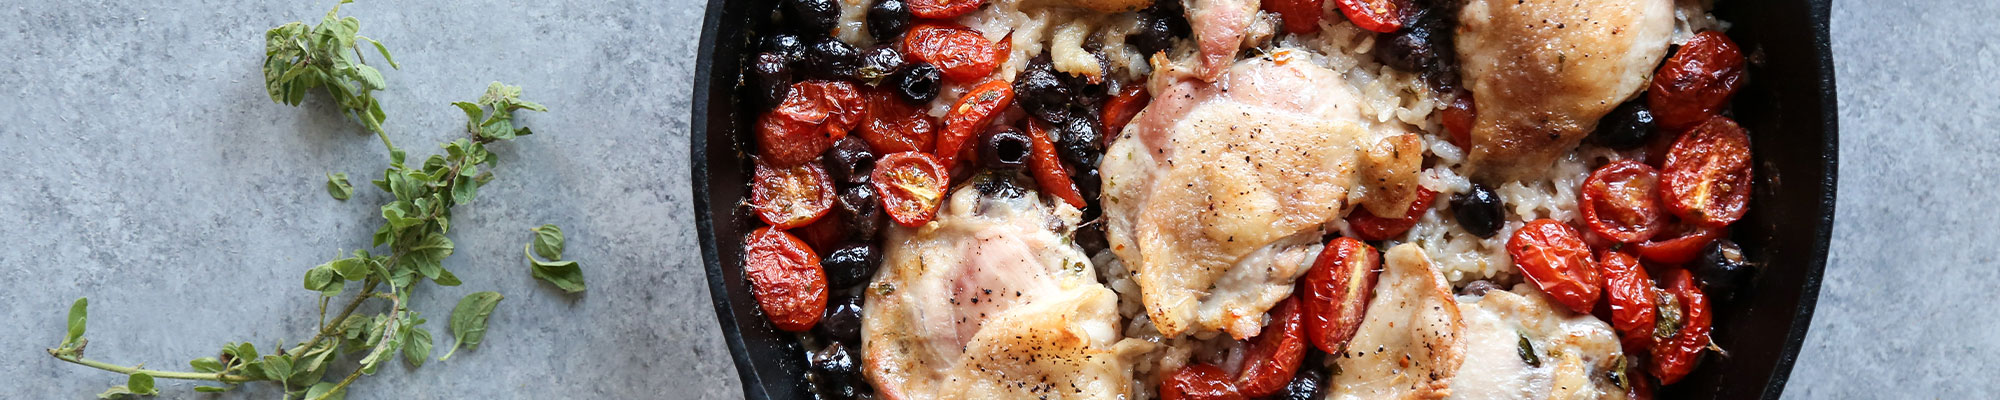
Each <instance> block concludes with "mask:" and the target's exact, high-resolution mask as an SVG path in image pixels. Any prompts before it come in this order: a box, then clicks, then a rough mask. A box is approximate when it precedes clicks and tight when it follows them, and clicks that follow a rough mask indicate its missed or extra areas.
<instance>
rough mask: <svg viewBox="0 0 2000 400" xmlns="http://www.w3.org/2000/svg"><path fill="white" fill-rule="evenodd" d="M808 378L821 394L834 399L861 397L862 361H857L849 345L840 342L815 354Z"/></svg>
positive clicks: (829, 345)
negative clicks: (848, 348)
mask: <svg viewBox="0 0 2000 400" xmlns="http://www.w3.org/2000/svg"><path fill="white" fill-rule="evenodd" d="M810 372H811V375H810V377H809V378H808V379H809V380H811V381H813V387H814V388H816V389H818V390H819V394H820V395H822V396H826V397H828V398H834V399H852V398H855V397H858V396H860V395H861V393H862V391H863V390H865V389H863V386H862V383H861V360H858V359H855V358H854V355H853V353H852V352H849V351H848V350H847V345H844V344H841V343H840V342H833V343H830V344H827V346H826V347H825V348H821V349H819V351H817V352H814V353H813V356H812V370H811V371H810Z"/></svg>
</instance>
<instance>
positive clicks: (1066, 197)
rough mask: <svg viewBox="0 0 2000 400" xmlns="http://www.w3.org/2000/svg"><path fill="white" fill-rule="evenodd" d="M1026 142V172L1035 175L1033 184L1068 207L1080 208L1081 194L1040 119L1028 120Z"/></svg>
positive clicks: (1081, 204) (1082, 204) (1081, 206)
mask: <svg viewBox="0 0 2000 400" xmlns="http://www.w3.org/2000/svg"><path fill="white" fill-rule="evenodd" d="M1028 142H1029V144H1031V145H1032V146H1030V147H1032V148H1031V149H1029V153H1028V174H1029V175H1031V176H1034V177H1035V186H1038V187H1041V189H1042V192H1043V193H1048V194H1049V195H1051V196H1055V197H1056V198H1058V199H1062V201H1063V202H1064V203H1069V205H1070V207H1076V208H1078V209H1082V208H1083V206H1084V202H1083V194H1082V193H1081V192H1079V191H1078V190H1077V189H1076V182H1075V181H1071V180H1070V178H1069V172H1068V171H1066V170H1064V169H1063V164H1062V160H1061V159H1059V158H1056V144H1055V142H1054V141H1051V140H1049V132H1048V130H1047V129H1044V128H1042V123H1041V121H1038V120H1032V119H1031V120H1029V121H1028Z"/></svg>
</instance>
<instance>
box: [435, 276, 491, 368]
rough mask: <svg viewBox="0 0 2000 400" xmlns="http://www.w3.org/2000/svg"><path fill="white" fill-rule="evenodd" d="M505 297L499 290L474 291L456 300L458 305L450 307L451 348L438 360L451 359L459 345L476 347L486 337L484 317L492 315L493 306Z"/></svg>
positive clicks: (470, 347) (468, 347) (469, 347)
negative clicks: (452, 339)
mask: <svg viewBox="0 0 2000 400" xmlns="http://www.w3.org/2000/svg"><path fill="white" fill-rule="evenodd" d="M504 298H506V296H501V295H500V293H499V292H476V293H472V294H468V295H465V297H464V298H461V299H459V300H458V306H457V307H453V308H452V309H451V337H452V338H454V341H453V342H452V344H451V350H447V351H445V352H444V357H442V358H439V359H438V361H444V360H449V359H451V355H452V354H453V353H457V352H458V348H459V347H465V348H467V349H478V348H479V342H480V341H481V340H485V339H486V319H487V317H489V316H492V315H493V308H494V307H497V306H499V305H500V300H501V299H504Z"/></svg>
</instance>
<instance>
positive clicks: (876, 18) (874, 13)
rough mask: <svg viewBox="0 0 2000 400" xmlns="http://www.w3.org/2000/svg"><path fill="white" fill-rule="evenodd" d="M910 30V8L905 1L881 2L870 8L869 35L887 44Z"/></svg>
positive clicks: (889, 0) (882, 0)
mask: <svg viewBox="0 0 2000 400" xmlns="http://www.w3.org/2000/svg"><path fill="white" fill-rule="evenodd" d="M909 29H910V7H909V5H908V4H904V3H903V0H881V1H877V2H875V5H873V6H869V7H868V35H869V36H874V37H875V41H877V42H887V41H889V39H892V38H895V37H896V35H901V34H903V31H905V30H909Z"/></svg>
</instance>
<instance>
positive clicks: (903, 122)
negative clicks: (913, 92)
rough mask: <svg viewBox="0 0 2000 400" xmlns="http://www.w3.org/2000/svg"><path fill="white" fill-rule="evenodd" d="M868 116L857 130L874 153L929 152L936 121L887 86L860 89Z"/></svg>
mask: <svg viewBox="0 0 2000 400" xmlns="http://www.w3.org/2000/svg"><path fill="white" fill-rule="evenodd" d="M862 96H863V97H866V98H867V99H868V113H867V115H868V118H867V120H865V121H862V123H861V130H860V132H857V134H859V135H860V136H861V140H864V141H867V142H868V147H870V148H873V149H874V150H875V151H876V152H878V153H900V152H905V151H921V152H926V153H928V152H930V151H931V148H932V143H934V142H936V141H937V122H936V121H933V120H931V116H930V114H925V113H924V112H923V110H919V109H917V107H914V106H911V105H910V103H909V102H907V101H903V99H901V98H898V97H896V93H895V92H892V91H889V90H887V89H871V90H864V91H863V92H862Z"/></svg>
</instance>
